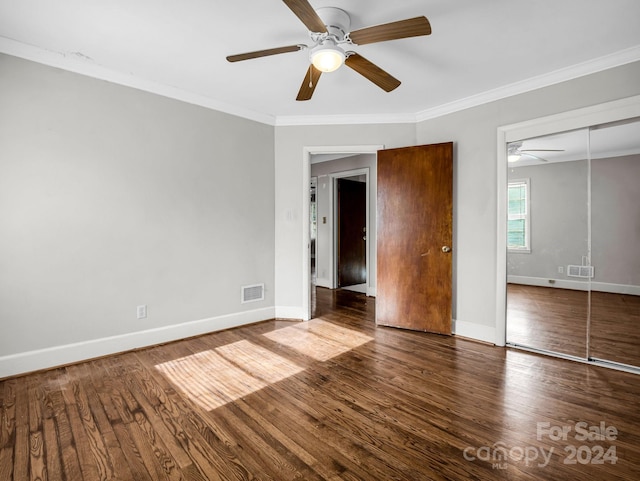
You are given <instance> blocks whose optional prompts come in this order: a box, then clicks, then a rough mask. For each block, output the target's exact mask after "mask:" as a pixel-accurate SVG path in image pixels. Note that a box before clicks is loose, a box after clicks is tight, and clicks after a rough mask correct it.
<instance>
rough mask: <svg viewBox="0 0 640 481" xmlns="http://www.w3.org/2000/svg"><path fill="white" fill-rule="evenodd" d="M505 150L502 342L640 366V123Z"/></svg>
mask: <svg viewBox="0 0 640 481" xmlns="http://www.w3.org/2000/svg"><path fill="white" fill-rule="evenodd" d="M507 149H508V155H509V159H508V160H509V166H508V169H509V172H508V182H509V188H508V193H509V206H508V213H509V220H508V228H507V233H508V253H507V342H508V343H509V344H514V345H519V346H524V347H529V348H534V349H538V350H543V351H550V352H553V353H559V354H562V355H569V356H574V357H578V358H583V359H592V360H593V359H596V360H603V361H607V362H615V363H621V364H625V365H630V366H640V121H639V120H637V119H636V120H632V121H625V122H620V123H616V124H610V125H601V126H596V127H591V128H589V129H582V130H576V131H571V132H564V133H559V134H553V135H547V136H544V137H538V138H533V139H525V140H522V141H518V142H512V143H510V144H508V146H507ZM512 191H513V192H512Z"/></svg>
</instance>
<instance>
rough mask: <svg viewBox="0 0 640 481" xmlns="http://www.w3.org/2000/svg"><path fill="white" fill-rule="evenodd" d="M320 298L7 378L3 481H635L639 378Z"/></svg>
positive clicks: (337, 298) (1, 407) (1, 438)
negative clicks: (283, 315)
mask: <svg viewBox="0 0 640 481" xmlns="http://www.w3.org/2000/svg"><path fill="white" fill-rule="evenodd" d="M314 305H315V310H316V313H317V314H316V317H315V318H314V319H312V320H311V321H309V322H292V321H283V320H271V321H265V322H261V323H257V324H252V325H247V326H244V327H239V328H236V329H231V330H226V331H220V332H214V333H210V334H207V335H203V336H200V337H196V338H191V339H186V340H183V341H177V342H173V343H170V344H165V345H161V346H156V347H152V348H149V349H143V350H139V351H136V352H128V353H124V354H118V355H113V356H109V357H106V358H102V359H98V360H93V361H89V362H85V363H79V364H75V365H71V366H67V367H62V368H58V369H52V370H49V371H45V372H40V373H35V374H30V375H26V376H22V377H16V378H12V379H8V380H4V381H0V419H1V421H2V422H1V423H0V479H1V480H2V481H5V480H16V481H18V480H19V481H23V480H27V479H43V480H45V479H56V480H65V481H98V480H111V479H113V480H116V479H117V480H120V481H151V480H158V479H167V480H174V479H175V480H198V481H204V480H265V481H266V480H272V481H293V480H333V481H339V480H350V481H355V480H362V481H372V480H384V481H388V480H398V481H401V480H407V481H419V480H466V479H476V480H483V481H485V480H494V479H495V480H503V479H504V480H506V479H509V480H515V479H522V480H525V479H526V480H549V479H553V480H575V479H580V480H583V481H585V480H586V481H588V480H592V481H596V480H605V479H620V480H637V479H640V382H638V381H639V379H640V377H638V376H636V375H634V374H630V373H625V372H620V371H614V370H610V369H605V368H602V367H596V366H590V365H586V364H581V363H576V362H572V361H567V360H563V359H556V358H551V357H546V356H540V355H536V354H532V353H529V352H524V351H517V350H510V349H505V348H500V347H495V346H492V345H488V344H484V343H479V342H472V341H469V340H465V339H463V338H460V337H456V336H440V335H434V334H427V333H422V332H413V331H405V330H399V329H393V328H383V327H380V328H377V327H376V326H375V299H373V298H367V297H365V296H364V295H363V294H358V293H354V292H349V291H341V290H337V291H331V290H327V289H321V288H319V289H317V295H315V296H314ZM562 433H565V434H566V435H565V436H564V437H563V436H562ZM588 433H591V434H589V435H588V436H587V434H588ZM587 438H588V439H587Z"/></svg>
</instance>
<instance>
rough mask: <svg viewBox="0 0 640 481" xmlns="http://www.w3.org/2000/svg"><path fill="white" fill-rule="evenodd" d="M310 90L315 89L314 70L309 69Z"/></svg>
mask: <svg viewBox="0 0 640 481" xmlns="http://www.w3.org/2000/svg"><path fill="white" fill-rule="evenodd" d="M309 88H310V89H312V88H313V69H312V68H310V69H309Z"/></svg>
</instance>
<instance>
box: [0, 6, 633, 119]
mask: <svg viewBox="0 0 640 481" xmlns="http://www.w3.org/2000/svg"><path fill="white" fill-rule="evenodd" d="M310 3H311V5H312V6H313V7H314V8H320V7H325V6H334V7H339V8H342V9H344V10H346V11H347V12H348V13H349V14H350V15H351V23H352V30H356V29H359V28H362V27H366V26H371V25H377V24H381V23H387V22H391V21H395V20H402V19H405V18H411V17H415V16H419V15H425V16H426V17H427V18H428V19H429V20H430V22H431V25H432V28H433V33H432V35H430V36H428V37H416V38H410V39H403V40H394V41H390V42H384V43H377V44H371V45H365V46H361V47H357V48H354V50H356V51H357V52H358V53H360V54H361V55H363V56H364V57H366V58H367V59H369V60H370V61H372V62H374V63H376V64H377V65H379V66H380V67H382V68H383V69H384V70H386V71H388V72H389V73H390V74H392V75H393V76H395V77H397V78H398V79H400V80H401V81H402V85H401V86H400V87H399V88H398V89H396V90H395V91H393V92H391V93H385V92H384V91H383V90H381V89H380V88H378V87H376V86H375V85H374V84H372V83H371V82H369V81H368V80H366V79H365V78H364V77H361V76H360V75H359V74H357V73H355V72H354V71H352V70H351V69H349V68H344V67H343V68H341V69H340V70H338V71H337V72H334V73H332V74H325V75H323V77H322V78H321V80H320V82H319V84H318V87H317V89H316V91H315V93H314V96H313V98H312V99H311V100H310V101H308V102H296V100H295V97H296V95H297V92H298V89H299V88H300V85H301V83H302V80H303V77H304V74H305V72H306V69H307V66H308V53H307V51H304V50H303V51H300V52H295V53H287V54H282V55H277V56H272V57H265V58H260V59H254V60H248V61H245V62H238V63H233V64H232V63H228V62H227V61H226V60H225V57H226V56H227V55H229V54H234V53H243V52H248V51H254V50H260V49H265V48H272V47H279V46H286V45H291V44H299V43H309V42H308V40H309V39H308V36H307V31H306V27H305V26H304V25H303V24H302V23H301V22H300V21H299V20H298V18H296V17H295V16H294V14H293V13H292V12H291V11H290V10H289V9H288V8H287V7H286V5H285V4H284V3H283V2H282V1H281V0H245V1H231V0H226V1H222V0H57V1H51V0H19V1H16V0H0V52H4V53H9V54H12V55H17V56H20V57H23V58H27V59H31V60H35V61H38V62H42V63H46V64H49V65H54V66H57V67H61V68H64V69H67V70H71V71H75V72H80V73H84V74H87V75H91V76H94V77H97V78H103V79H105V80H110V81H114V82H117V83H121V84H124V85H129V86H133V87H137V88H141V89H143V90H148V91H152V92H156V93H160V94H162V95H166V96H169V97H174V98H178V99H182V100H185V101H188V102H192V103H196V104H200V105H204V106H207V107H211V108H215V109H218V110H222V111H226V112H230V113H234V114H237V115H241V116H244V117H247V118H251V119H254V120H258V121H262V122H265V123H271V124H275V125H287V124H298V123H320V122H322V123H335V122H351V121H362V120H363V119H364V118H366V119H367V120H368V121H374V122H375V121H380V122H382V121H386V122H393V121H396V122H400V121H415V120H416V119H418V120H419V119H421V118H428V117H429V116H435V115H436V114H437V113H443V112H445V111H447V110H455V109H456V108H462V107H465V106H470V105H474V104H478V103H482V102H483V101H488V100H493V99H495V98H500V97H503V96H506V95H510V94H514V93H519V92H524V91H527V90H530V89H532V88H537V87H540V86H544V85H549V84H552V83H555V82H558V81H562V80H567V79H570V78H573V77H576V76H579V75H584V74H586V73H591V72H595V71H599V70H602V69H605V68H609V67H612V66H616V65H621V64H624V63H628V62H631V61H635V60H640V28H638V20H639V19H640V1H638V0H607V1H603V0H486V1H479V0H456V1H452V0H402V1H395V2H389V1H388V0H310Z"/></svg>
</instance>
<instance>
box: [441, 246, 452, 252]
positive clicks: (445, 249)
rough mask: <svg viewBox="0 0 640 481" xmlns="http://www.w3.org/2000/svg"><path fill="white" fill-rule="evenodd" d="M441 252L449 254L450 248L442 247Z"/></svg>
mask: <svg viewBox="0 0 640 481" xmlns="http://www.w3.org/2000/svg"><path fill="white" fill-rule="evenodd" d="M442 252H444V253H447V252H451V247H449V246H442Z"/></svg>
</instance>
